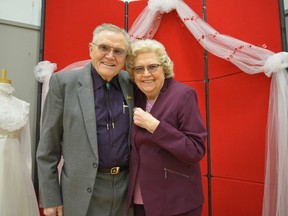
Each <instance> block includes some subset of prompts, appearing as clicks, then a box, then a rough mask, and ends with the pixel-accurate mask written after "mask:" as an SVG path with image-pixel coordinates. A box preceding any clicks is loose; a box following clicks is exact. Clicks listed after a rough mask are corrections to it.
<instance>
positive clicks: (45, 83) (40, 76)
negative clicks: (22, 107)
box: [34, 61, 82, 180]
mask: <svg viewBox="0 0 288 216" xmlns="http://www.w3.org/2000/svg"><path fill="white" fill-rule="evenodd" d="M81 64H82V61H81ZM71 66H73V68H75V69H77V68H78V66H79V64H78V63H77V62H75V64H71ZM76 66H77V67H76ZM56 69H57V64H55V63H51V62H50V61H41V62H39V63H38V64H37V65H36V66H35V67H34V75H35V79H36V80H37V81H38V82H40V83H42V95H41V96H42V97H41V114H42V110H43V106H44V103H45V99H46V95H47V93H48V90H49V81H50V78H51V75H52V74H53V72H54V71H56ZM41 122H42V115H41V116H40V131H41V128H42V127H41ZM63 163H64V159H63V157H61V160H60V162H59V164H58V173H59V175H58V177H59V180H60V176H61V172H60V171H61V169H62V166H63Z"/></svg>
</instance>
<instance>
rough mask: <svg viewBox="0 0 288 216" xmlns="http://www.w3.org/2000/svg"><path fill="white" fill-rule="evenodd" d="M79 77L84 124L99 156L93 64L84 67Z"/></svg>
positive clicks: (79, 92)
mask: <svg viewBox="0 0 288 216" xmlns="http://www.w3.org/2000/svg"><path fill="white" fill-rule="evenodd" d="M82 73H83V75H82V76H81V78H80V79H79V83H80V87H79V89H78V98H79V101H80V107H81V111H82V115H83V120H84V125H85V128H86V131H87V136H88V138H89V141H90V144H91V146H92V149H93V152H94V154H95V156H96V157H97V158H98V145H97V133H96V117H95V106H94V92H93V83H92V77H91V64H89V67H88V66H87V67H85V68H84V69H83V72H82Z"/></svg>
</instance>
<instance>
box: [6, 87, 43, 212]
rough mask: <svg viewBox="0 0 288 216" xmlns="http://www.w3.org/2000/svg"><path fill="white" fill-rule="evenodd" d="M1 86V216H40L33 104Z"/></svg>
mask: <svg viewBox="0 0 288 216" xmlns="http://www.w3.org/2000/svg"><path fill="white" fill-rule="evenodd" d="M13 91H14V88H13V87H12V86H11V85H10V84H8V83H0V216H18V215H21V216H39V215H40V214H39V208H38V203H37V199H36V195H35V191H34V187H33V184H32V179H31V142H30V128H29V104H28V103H27V102H25V101H22V100H20V99H18V98H16V97H14V96H13Z"/></svg>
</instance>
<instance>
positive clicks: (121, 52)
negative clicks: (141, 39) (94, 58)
mask: <svg viewBox="0 0 288 216" xmlns="http://www.w3.org/2000/svg"><path fill="white" fill-rule="evenodd" d="M92 44H94V45H95V46H97V49H98V51H99V52H100V53H101V54H103V55H108V54H109V53H110V52H111V50H112V51H113V55H114V56H115V57H124V56H126V53H127V51H126V50H125V49H122V48H119V47H111V46H109V45H106V44H95V43H92Z"/></svg>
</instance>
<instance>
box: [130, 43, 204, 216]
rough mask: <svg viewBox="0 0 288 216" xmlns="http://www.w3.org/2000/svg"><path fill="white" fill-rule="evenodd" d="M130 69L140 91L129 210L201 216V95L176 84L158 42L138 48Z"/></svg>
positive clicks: (155, 214) (134, 48)
mask: <svg viewBox="0 0 288 216" xmlns="http://www.w3.org/2000/svg"><path fill="white" fill-rule="evenodd" d="M127 69H128V72H129V74H130V76H131V78H132V79H133V80H134V82H135V83H136V85H137V87H138V91H137V92H136V99H135V105H136V107H135V108H134V117H133V121H134V124H133V126H132V131H131V148H132V149H131V163H130V169H131V172H130V183H129V189H128V205H129V206H128V208H131V207H132V206H134V207H135V215H136V216H145V215H148V216H165V215H181V216H200V215H201V212H202V204H203V190H202V183H201V170H200V165H199V162H200V160H201V159H202V158H203V156H204V154H205V145H204V144H205V139H206V135H207V133H206V129H205V127H204V124H203V120H202V118H201V114H200V112H199V108H198V104H197V95H196V92H195V90H194V89H193V88H191V87H190V86H187V85H184V84H182V83H179V82H177V81H175V80H174V79H173V76H174V73H173V62H172V61H171V60H170V58H169V56H168V54H167V53H166V51H165V48H164V46H163V45H162V44H161V43H159V42H158V41H155V40H150V39H148V40H140V41H137V42H135V43H134V44H132V48H131V51H130V53H129V55H128V59H127Z"/></svg>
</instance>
